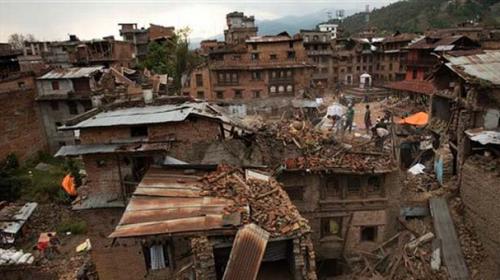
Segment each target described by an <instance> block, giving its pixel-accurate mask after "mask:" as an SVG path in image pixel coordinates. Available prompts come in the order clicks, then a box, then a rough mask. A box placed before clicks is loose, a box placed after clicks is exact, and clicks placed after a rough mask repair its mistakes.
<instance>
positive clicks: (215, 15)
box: [0, 0, 396, 42]
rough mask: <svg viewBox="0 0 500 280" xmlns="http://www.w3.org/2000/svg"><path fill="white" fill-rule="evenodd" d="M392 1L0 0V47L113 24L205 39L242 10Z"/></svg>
mask: <svg viewBox="0 0 500 280" xmlns="http://www.w3.org/2000/svg"><path fill="white" fill-rule="evenodd" d="M392 2H396V1H395V0H371V1H365V0H361V1H347V0H330V1H326V0H309V1H308V0H302V1H299V0H286V1H285V0H253V1H246V0H240V1H236V0H233V1H220V0H219V1H217V0H204V1H203V0H184V1H183V0H177V1H173V0H163V1H160V0H144V1H141V0H134V1H132V0H101V1H98V0H93V1H92V0H73V1H70V0H66V1H62V0H52V1H46V0H38V1H37V0H30V1H26V0H0V42H5V41H7V38H8V36H9V34H12V33H31V34H33V35H35V37H36V38H37V39H38V40H66V39H67V37H68V36H67V35H68V34H76V35H77V36H79V38H80V39H92V38H101V37H104V36H107V35H115V37H116V38H118V37H119V35H118V25H117V24H118V23H121V22H136V23H139V25H140V26H146V27H147V26H148V25H149V23H156V24H160V25H173V26H175V27H176V28H179V27H184V26H189V27H190V28H191V29H192V33H191V37H193V38H207V37H210V36H214V35H217V34H220V33H222V31H223V29H224V28H225V14H227V13H228V12H232V11H243V12H245V14H249V15H255V17H256V19H257V20H268V19H276V18H280V17H285V16H290V15H305V14H308V13H315V12H318V11H325V19H326V11H328V10H331V11H332V12H333V13H335V10H337V9H345V10H364V9H365V5H367V4H369V5H370V7H371V8H373V7H380V6H384V5H387V4H389V3H392Z"/></svg>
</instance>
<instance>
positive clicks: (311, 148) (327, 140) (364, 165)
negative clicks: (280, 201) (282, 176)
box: [257, 120, 394, 172]
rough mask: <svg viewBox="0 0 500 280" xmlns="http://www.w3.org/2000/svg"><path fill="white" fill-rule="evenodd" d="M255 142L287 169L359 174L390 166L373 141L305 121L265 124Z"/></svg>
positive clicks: (387, 153) (389, 161)
mask: <svg viewBox="0 0 500 280" xmlns="http://www.w3.org/2000/svg"><path fill="white" fill-rule="evenodd" d="M340 139H341V140H340ZM387 142H388V143H389V142H390V141H387ZM257 143H258V144H259V146H260V147H261V149H263V151H268V152H269V153H268V154H270V156H269V157H271V158H273V159H275V160H278V161H282V160H283V159H286V160H285V162H280V164H283V163H284V164H285V167H286V168H287V169H310V170H324V169H331V168H349V169H352V170H354V171H357V172H359V171H373V170H375V169H388V168H390V167H391V166H394V160H393V158H392V156H391V153H390V152H388V151H387V150H385V151H379V150H377V148H376V147H375V143H374V141H372V140H370V139H367V138H366V137H356V136H355V135H354V136H345V137H343V136H341V135H336V134H334V133H333V131H322V130H320V129H317V128H316V127H314V126H313V125H312V123H310V122H308V121H297V120H296V121H291V122H290V121H287V120H281V121H279V122H277V123H270V124H267V125H265V126H263V127H262V128H261V130H260V133H258V136H257ZM264 154H266V153H264ZM275 164H276V162H271V164H270V165H275Z"/></svg>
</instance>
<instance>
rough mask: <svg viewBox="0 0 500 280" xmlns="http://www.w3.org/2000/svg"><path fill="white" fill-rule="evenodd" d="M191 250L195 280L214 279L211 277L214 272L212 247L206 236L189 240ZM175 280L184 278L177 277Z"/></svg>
mask: <svg viewBox="0 0 500 280" xmlns="http://www.w3.org/2000/svg"><path fill="white" fill-rule="evenodd" d="M191 248H193V255H194V256H195V257H194V258H193V259H194V260H195V263H194V265H193V267H194V273H195V275H196V279H215V275H213V272H214V271H215V261H214V254H213V245H212V244H211V243H210V241H209V240H208V238H207V237H206V236H200V237H195V238H191ZM196 260H199V261H196ZM176 279H186V278H181V276H180V275H179V276H178V277H176Z"/></svg>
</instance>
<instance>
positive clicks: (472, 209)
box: [460, 161, 500, 274]
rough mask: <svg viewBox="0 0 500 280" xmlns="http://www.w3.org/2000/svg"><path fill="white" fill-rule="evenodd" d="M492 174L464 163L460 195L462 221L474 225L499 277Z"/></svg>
mask: <svg viewBox="0 0 500 280" xmlns="http://www.w3.org/2000/svg"><path fill="white" fill-rule="evenodd" d="M498 182H499V179H498V176H496V174H495V172H488V171H485V170H483V169H482V168H481V167H479V166H477V164H475V163H473V162H470V161H466V162H465V164H464V165H463V167H462V179H461V186H460V194H461V196H462V200H463V203H464V205H465V219H466V220H467V221H468V222H470V223H471V224H472V225H474V229H475V232H476V233H477V234H478V236H479V238H480V240H481V242H482V243H483V246H484V248H485V249H486V251H487V253H488V255H489V257H490V258H491V259H492V260H495V261H496V263H497V272H496V273H497V274H500V234H498V231H499V229H500V215H499V214H498V213H499V212H500V203H499V201H500V192H499V183H498Z"/></svg>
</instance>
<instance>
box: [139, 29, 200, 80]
mask: <svg viewBox="0 0 500 280" xmlns="http://www.w3.org/2000/svg"><path fill="white" fill-rule="evenodd" d="M190 32H191V30H190V29H189V28H188V27H186V28H182V29H180V30H178V31H177V32H176V33H175V34H174V36H173V37H172V38H170V39H169V40H167V41H166V42H162V43H158V42H152V43H150V44H149V46H148V54H147V55H146V58H145V59H144V61H143V62H142V63H141V66H142V67H143V68H148V69H150V70H152V71H153V72H155V73H157V74H168V75H169V77H172V78H173V80H174V86H175V88H176V89H180V88H181V86H182V85H181V78H182V75H183V74H184V73H187V72H189V71H190V70H191V69H193V68H194V67H195V66H196V65H198V64H199V63H200V62H201V58H200V57H199V56H198V55H197V54H195V53H194V52H193V51H191V50H190V49H189V34H190Z"/></svg>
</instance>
